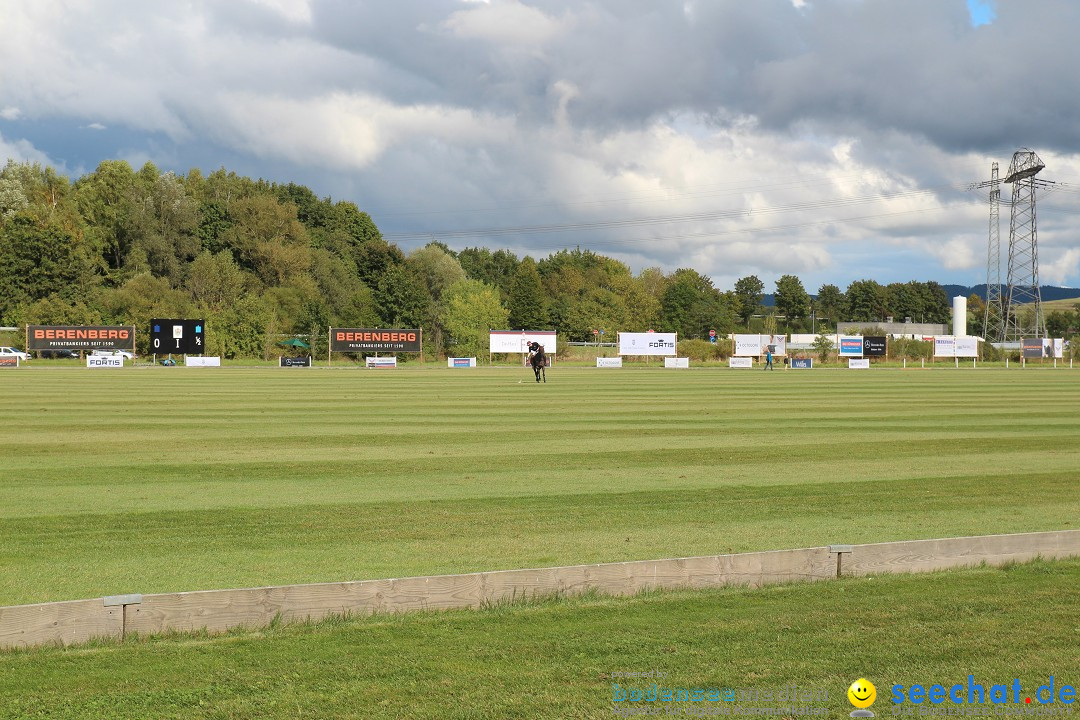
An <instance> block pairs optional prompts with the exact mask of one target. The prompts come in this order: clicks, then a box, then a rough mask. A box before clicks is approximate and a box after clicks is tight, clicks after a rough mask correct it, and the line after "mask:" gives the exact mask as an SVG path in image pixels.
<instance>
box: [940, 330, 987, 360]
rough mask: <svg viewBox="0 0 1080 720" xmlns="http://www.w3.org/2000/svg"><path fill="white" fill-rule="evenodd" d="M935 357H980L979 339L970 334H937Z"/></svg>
mask: <svg viewBox="0 0 1080 720" xmlns="http://www.w3.org/2000/svg"><path fill="white" fill-rule="evenodd" d="M934 357H958V358H960V357H963V358H966V357H979V339H978V338H976V337H970V336H961V337H956V336H955V335H935V336H934Z"/></svg>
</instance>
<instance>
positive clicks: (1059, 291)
mask: <svg viewBox="0 0 1080 720" xmlns="http://www.w3.org/2000/svg"><path fill="white" fill-rule="evenodd" d="M941 287H942V288H944V289H945V294H946V295H948V296H949V298H950V299H951V298H954V297H956V296H957V295H963V296H964V297H968V296H970V295H971V293H975V294H976V295H978V296H979V297H981V298H982V299H983V300H985V299H986V285H985V284H982V285H972V286H968V285H942V286H941ZM840 289H841V290H843V289H844V288H840ZM1002 289H1004V288H1002ZM1041 290H1042V299H1043V302H1052V301H1054V300H1073V299H1080V288H1067V287H1058V286H1056V285H1043V286H1042V288H1041ZM810 297H811V298H816V297H817V295H814V294H811V295H810ZM950 302H951V300H950ZM761 304H762V305H764V306H765V307H773V306H774V305H776V296H775V295H774V294H773V293H765V294H764V295H762V296H761Z"/></svg>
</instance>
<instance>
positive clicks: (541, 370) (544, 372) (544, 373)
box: [540, 366, 547, 384]
mask: <svg viewBox="0 0 1080 720" xmlns="http://www.w3.org/2000/svg"><path fill="white" fill-rule="evenodd" d="M540 373H541V374H542V375H543V376H544V384H547V370H545V369H544V368H543V367H542V366H541V368H540Z"/></svg>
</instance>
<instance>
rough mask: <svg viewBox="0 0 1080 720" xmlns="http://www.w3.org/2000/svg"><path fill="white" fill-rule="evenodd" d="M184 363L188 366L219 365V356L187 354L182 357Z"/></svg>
mask: <svg viewBox="0 0 1080 720" xmlns="http://www.w3.org/2000/svg"><path fill="white" fill-rule="evenodd" d="M184 364H185V365H187V366H188V367H221V358H220V357H214V356H206V355H204V356H202V357H198V356H196V355H188V356H187V357H186V358H184Z"/></svg>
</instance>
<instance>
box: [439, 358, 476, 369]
mask: <svg viewBox="0 0 1080 720" xmlns="http://www.w3.org/2000/svg"><path fill="white" fill-rule="evenodd" d="M446 367H452V368H463V367H476V358H474V357H467V358H452V357H448V358H446Z"/></svg>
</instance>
